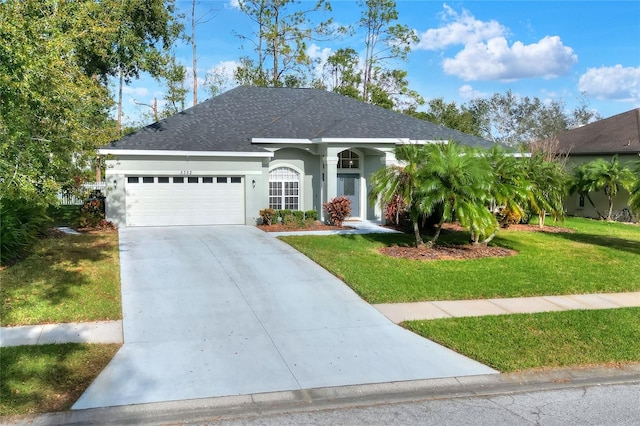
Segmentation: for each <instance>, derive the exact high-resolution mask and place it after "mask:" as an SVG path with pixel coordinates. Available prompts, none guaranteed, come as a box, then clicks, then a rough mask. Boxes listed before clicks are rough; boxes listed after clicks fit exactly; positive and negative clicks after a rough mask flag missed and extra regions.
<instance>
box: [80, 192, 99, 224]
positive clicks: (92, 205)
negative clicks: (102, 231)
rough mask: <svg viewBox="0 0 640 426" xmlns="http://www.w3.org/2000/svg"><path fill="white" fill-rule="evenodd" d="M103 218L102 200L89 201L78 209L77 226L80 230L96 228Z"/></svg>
mask: <svg viewBox="0 0 640 426" xmlns="http://www.w3.org/2000/svg"><path fill="white" fill-rule="evenodd" d="M104 218H105V217H104V200H100V199H89V200H87V201H86V202H85V203H84V204H83V205H82V208H81V209H80V219H79V220H78V225H80V227H81V228H96V227H98V226H99V225H100V222H101V221H102V220H104Z"/></svg>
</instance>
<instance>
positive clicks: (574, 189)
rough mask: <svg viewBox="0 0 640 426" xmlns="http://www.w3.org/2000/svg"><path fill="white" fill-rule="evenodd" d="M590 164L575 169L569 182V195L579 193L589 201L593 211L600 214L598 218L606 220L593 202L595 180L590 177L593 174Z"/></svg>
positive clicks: (583, 164)
mask: <svg viewBox="0 0 640 426" xmlns="http://www.w3.org/2000/svg"><path fill="white" fill-rule="evenodd" d="M589 164H590V163H582V164H580V165H579V166H578V167H576V168H575V169H573V173H572V176H571V178H570V181H569V194H571V195H573V194H575V193H578V194H579V195H580V196H582V197H584V198H586V199H587V200H588V201H589V204H591V207H593V209H594V210H595V211H596V213H597V214H598V218H600V219H604V218H605V217H604V215H603V214H602V213H601V212H600V210H598V208H597V207H596V205H595V204H594V202H593V200H592V199H591V195H590V193H591V192H593V191H594V190H595V189H594V182H593V179H591V177H590V174H591V172H590V168H589Z"/></svg>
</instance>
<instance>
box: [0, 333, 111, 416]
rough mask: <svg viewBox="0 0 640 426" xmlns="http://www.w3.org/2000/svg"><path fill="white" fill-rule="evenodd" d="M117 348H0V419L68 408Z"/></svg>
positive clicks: (46, 346)
mask: <svg viewBox="0 0 640 426" xmlns="http://www.w3.org/2000/svg"><path fill="white" fill-rule="evenodd" d="M119 347H120V345H88V344H78V343H67V344H60V345H41V346H16V347H9V348H0V359H1V360H2V368H0V416H9V415H25V414H34V413H46V412H52V411H64V410H68V409H69V408H71V406H72V405H73V403H74V402H75V401H76V400H77V399H78V398H79V397H80V395H81V394H82V393H83V392H84V391H85V389H86V388H87V387H88V386H89V385H90V384H91V382H92V381H93V380H94V379H95V378H96V377H97V375H98V374H99V373H100V372H101V371H102V369H103V368H104V367H105V366H106V365H107V363H108V362H109V361H110V360H111V358H112V357H113V355H114V354H115V353H116V351H117V350H118V348H119Z"/></svg>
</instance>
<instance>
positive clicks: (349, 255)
mask: <svg viewBox="0 0 640 426" xmlns="http://www.w3.org/2000/svg"><path fill="white" fill-rule="evenodd" d="M562 226H564V227H568V228H572V229H574V230H575V233H572V234H551V233H539V232H522V231H501V232H499V234H498V237H496V239H495V240H494V242H493V245H497V246H502V247H507V248H511V249H514V250H516V251H518V254H517V255H515V256H511V257H502V258H484V259H476V260H441V261H415V260H407V259H397V258H391V257H388V256H385V255H382V254H380V253H379V251H378V250H379V249H380V248H382V247H384V246H391V245H394V244H395V245H411V243H412V238H411V236H409V235H397V234H366V235H333V236H290V237H281V238H282V239H283V240H284V241H286V242H287V243H289V244H291V245H292V246H293V247H295V248H296V249H298V250H300V251H301V252H302V253H304V254H305V255H307V256H308V257H310V258H311V259H313V260H314V261H316V262H317V263H319V264H320V265H322V266H323V267H324V268H326V269H327V270H329V271H330V272H332V273H333V274H334V275H336V276H337V277H339V278H340V279H342V280H343V281H344V282H345V283H347V284H348V285H349V286H351V287H352V288H353V289H354V290H355V291H356V292H357V293H358V294H359V295H360V296H361V297H363V298H364V299H365V300H367V301H368V302H370V303H396V302H415V301H425V300H459V299H486V298H496V297H521V296H539V295H557V294H580V293H602V292H622V291H638V290H640V280H638V279H636V277H639V276H640V227H639V226H632V225H625V224H620V223H606V222H598V221H594V220H588V219H578V218H572V219H568V220H566V221H565V222H564V223H563V224H562ZM441 240H442V243H449V244H451V243H461V242H466V241H468V234H466V233H463V232H459V233H444V235H443V236H442V237H441Z"/></svg>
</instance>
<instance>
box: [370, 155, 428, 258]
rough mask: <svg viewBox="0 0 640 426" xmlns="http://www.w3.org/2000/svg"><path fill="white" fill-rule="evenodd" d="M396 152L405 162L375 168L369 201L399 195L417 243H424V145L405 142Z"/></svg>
mask: <svg viewBox="0 0 640 426" xmlns="http://www.w3.org/2000/svg"><path fill="white" fill-rule="evenodd" d="M395 154H396V158H397V159H398V160H400V161H402V162H403V163H404V166H402V167H401V166H389V167H385V168H383V169H380V170H378V171H376V172H374V173H373V174H372V175H371V185H372V189H371V191H370V192H369V201H370V202H371V203H372V204H375V203H376V202H379V203H380V205H381V206H385V205H387V204H389V203H391V202H393V201H394V199H395V200H396V201H397V199H400V200H401V201H402V204H404V206H405V208H406V210H407V212H408V213H409V217H410V218H411V223H412V226H413V233H414V237H415V243H416V247H418V246H420V245H423V244H424V242H423V241H422V237H421V236H420V226H419V223H420V219H421V218H422V217H423V216H424V215H425V213H426V212H425V210H424V209H423V205H422V203H421V201H420V190H421V186H420V170H421V167H422V166H423V164H424V162H425V161H426V155H425V154H426V153H425V151H424V149H423V147H422V146H418V145H402V146H399V147H397V148H396V150H395Z"/></svg>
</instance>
